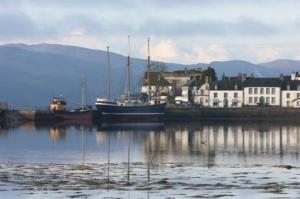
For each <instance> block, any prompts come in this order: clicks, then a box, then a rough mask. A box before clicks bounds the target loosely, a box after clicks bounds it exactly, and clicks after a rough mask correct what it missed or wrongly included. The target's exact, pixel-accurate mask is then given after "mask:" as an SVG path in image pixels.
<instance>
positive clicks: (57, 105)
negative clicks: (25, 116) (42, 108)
mask: <svg viewBox="0 0 300 199" xmlns="http://www.w3.org/2000/svg"><path fill="white" fill-rule="evenodd" d="M84 82H85V80H82V97H81V107H80V108H76V109H72V110H67V109H66V106H67V102H66V100H65V98H64V97H63V96H62V95H61V96H60V97H59V98H55V97H54V98H53V100H52V102H51V103H50V107H49V109H50V110H51V111H53V112H54V120H55V121H56V122H57V121H60V122H61V121H64V122H68V123H70V124H91V122H92V116H93V112H92V107H91V106H84V89H85V88H84V86H83V85H84Z"/></svg>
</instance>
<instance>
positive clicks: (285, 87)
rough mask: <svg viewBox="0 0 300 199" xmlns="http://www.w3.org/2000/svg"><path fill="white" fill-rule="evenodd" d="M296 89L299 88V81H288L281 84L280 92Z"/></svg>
mask: <svg viewBox="0 0 300 199" xmlns="http://www.w3.org/2000/svg"><path fill="white" fill-rule="evenodd" d="M288 86H289V87H290V88H289V89H288ZM298 87H299V88H300V80H294V81H292V80H288V81H285V82H284V83H283V86H282V90H298Z"/></svg>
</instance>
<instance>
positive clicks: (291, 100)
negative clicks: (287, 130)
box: [281, 78, 300, 108]
mask: <svg viewBox="0 0 300 199" xmlns="http://www.w3.org/2000/svg"><path fill="white" fill-rule="evenodd" d="M292 79H293V78H291V81H286V82H285V83H284V85H283V88H282V94H281V98H282V100H281V106H282V107H293V108H300V81H299V80H294V81H292Z"/></svg>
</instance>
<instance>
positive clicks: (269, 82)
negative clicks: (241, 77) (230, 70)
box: [244, 77, 284, 87]
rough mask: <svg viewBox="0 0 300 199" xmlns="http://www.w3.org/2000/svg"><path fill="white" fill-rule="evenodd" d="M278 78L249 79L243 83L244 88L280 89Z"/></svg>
mask: <svg viewBox="0 0 300 199" xmlns="http://www.w3.org/2000/svg"><path fill="white" fill-rule="evenodd" d="M283 83H284V81H283V80H281V79H280V78H278V77H277V78H250V79H247V80H245V81H244V87H282V85H283Z"/></svg>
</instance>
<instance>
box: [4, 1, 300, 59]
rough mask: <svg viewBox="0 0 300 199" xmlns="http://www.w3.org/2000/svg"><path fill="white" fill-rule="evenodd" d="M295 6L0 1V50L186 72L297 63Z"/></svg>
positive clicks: (298, 16) (299, 5)
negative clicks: (219, 63)
mask: <svg viewBox="0 0 300 199" xmlns="http://www.w3.org/2000/svg"><path fill="white" fill-rule="evenodd" d="M299 9H300V1H299V0H248V1H247V0H147V1H146V0H128V1H127V0H1V1H0V43H2V44H5V43H27V44H37V43H58V44H70V45H76V46H82V47H88V48H94V49H106V46H108V45H109V46H110V47H111V50H112V51H114V52H118V53H121V54H124V55H126V54H127V53H128V41H127V35H130V36H131V47H132V53H131V54H132V56H134V57H140V58H145V56H146V55H145V53H146V41H147V37H148V36H150V39H151V57H152V58H153V59H156V60H161V61H167V62H179V63H183V64H185V63H186V64H190V63H198V62H203V63H207V62H210V61H212V60H232V59H243V60H247V61H251V62H254V63H259V62H266V61H271V60H274V59H279V58H290V59H298V60H299V59H300V36H299V33H300V11H299Z"/></svg>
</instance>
